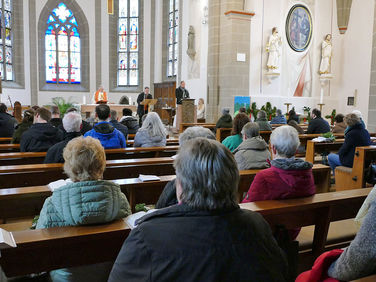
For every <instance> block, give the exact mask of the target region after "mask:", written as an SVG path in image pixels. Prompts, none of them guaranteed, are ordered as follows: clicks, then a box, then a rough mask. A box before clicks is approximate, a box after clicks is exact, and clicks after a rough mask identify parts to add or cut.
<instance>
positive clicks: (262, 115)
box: [257, 110, 266, 119]
mask: <svg viewBox="0 0 376 282" xmlns="http://www.w3.org/2000/svg"><path fill="white" fill-rule="evenodd" d="M257 119H266V112H265V111H263V110H260V111H258V112H257Z"/></svg>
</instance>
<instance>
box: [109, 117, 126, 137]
mask: <svg viewBox="0 0 376 282" xmlns="http://www.w3.org/2000/svg"><path fill="white" fill-rule="evenodd" d="M110 123H111V124H112V125H113V127H115V128H116V129H117V130H119V131H120V132H121V133H123V135H124V137H125V140H127V137H128V128H127V127H126V126H125V125H123V124H121V123H119V122H118V121H117V120H115V119H114V120H110Z"/></svg>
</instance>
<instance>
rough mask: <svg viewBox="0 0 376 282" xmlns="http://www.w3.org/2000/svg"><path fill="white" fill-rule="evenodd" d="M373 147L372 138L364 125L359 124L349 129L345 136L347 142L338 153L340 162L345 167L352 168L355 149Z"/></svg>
mask: <svg viewBox="0 0 376 282" xmlns="http://www.w3.org/2000/svg"><path fill="white" fill-rule="evenodd" d="M369 145H371V138H370V136H369V133H368V131H367V129H365V128H364V126H363V124H361V123H358V124H356V125H354V126H352V127H350V128H349V130H348V131H347V133H346V135H345V142H344V143H343V145H342V146H341V148H340V149H339V151H338V155H339V160H340V161H341V164H342V165H343V166H347V167H352V166H353V162H354V154H355V148H356V147H360V146H369Z"/></svg>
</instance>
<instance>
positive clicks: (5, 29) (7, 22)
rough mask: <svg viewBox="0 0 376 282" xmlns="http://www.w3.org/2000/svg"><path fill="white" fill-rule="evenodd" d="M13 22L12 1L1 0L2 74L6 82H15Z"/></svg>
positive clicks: (0, 55)
mask: <svg viewBox="0 0 376 282" xmlns="http://www.w3.org/2000/svg"><path fill="white" fill-rule="evenodd" d="M12 22H13V18H12V0H0V25H1V27H0V29H1V30H0V73H1V76H2V80H6V81H12V80H13V60H12V59H13V55H12V54H13V50H12V49H13V44H12V37H13V36H12ZM4 54H5V60H4ZM4 70H5V71H4Z"/></svg>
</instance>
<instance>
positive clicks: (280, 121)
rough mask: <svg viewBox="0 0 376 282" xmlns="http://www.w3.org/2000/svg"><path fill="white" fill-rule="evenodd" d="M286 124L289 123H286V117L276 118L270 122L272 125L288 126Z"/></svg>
mask: <svg viewBox="0 0 376 282" xmlns="http://www.w3.org/2000/svg"><path fill="white" fill-rule="evenodd" d="M286 123H287V121H286V118H285V117H284V116H275V117H274V118H272V120H271V121H270V124H286Z"/></svg>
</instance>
